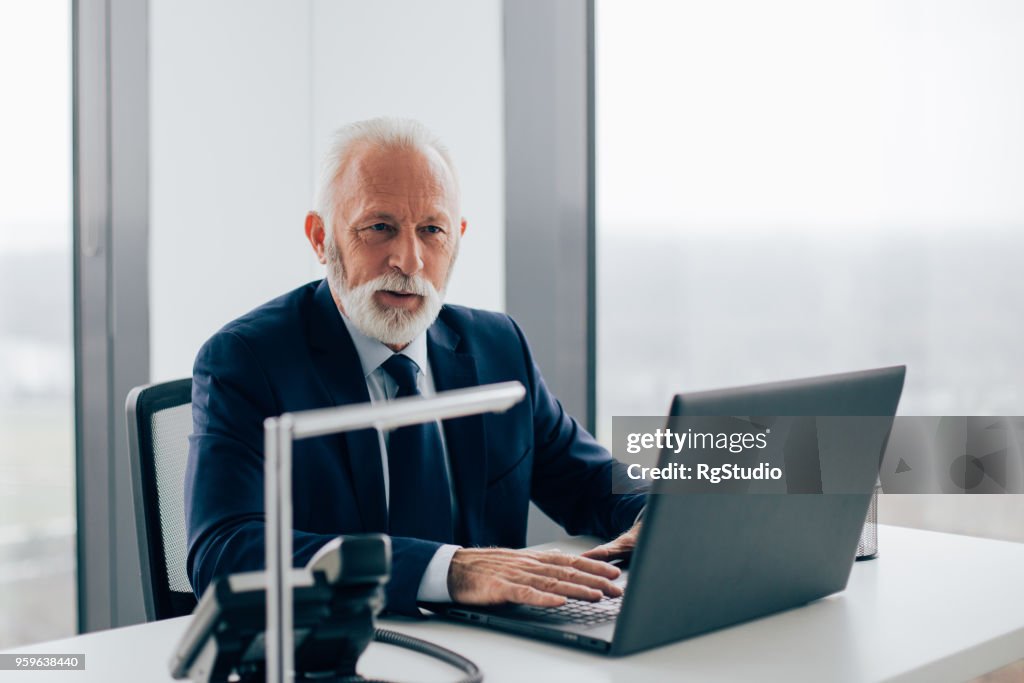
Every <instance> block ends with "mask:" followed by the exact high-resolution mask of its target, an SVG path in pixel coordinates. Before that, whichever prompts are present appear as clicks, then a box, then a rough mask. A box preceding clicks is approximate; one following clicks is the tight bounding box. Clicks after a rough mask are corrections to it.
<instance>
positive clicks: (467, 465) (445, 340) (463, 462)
mask: <svg viewBox="0 0 1024 683" xmlns="http://www.w3.org/2000/svg"><path fill="white" fill-rule="evenodd" d="M458 342H459V335H458V334H456V333H455V331H454V330H452V329H451V328H450V327H448V326H447V325H446V324H445V323H444V321H443V320H442V319H441V318H440V317H439V318H438V319H437V321H436V322H435V323H434V324H433V325H432V326H431V328H430V329H429V330H428V331H427V355H428V357H429V359H430V367H431V374H432V375H433V380H434V389H435V390H437V391H439V392H440V391H449V390H451V389H462V388H465V387H472V386H477V384H478V381H477V372H476V362H475V361H474V360H473V357H472V356H470V355H469V354H464V353H457V352H456V351H455V349H456V348H457V346H458ZM444 437H445V447H446V448H447V450H448V460H449V462H450V463H451V469H452V477H453V479H454V482H453V483H454V485H455V495H456V500H457V501H458V505H459V518H460V521H461V524H460V525H459V527H458V530H459V531H460V535H461V534H465V538H459V539H456V540H457V542H460V543H462V544H463V545H478V544H480V543H481V542H482V538H483V533H482V526H481V525H482V522H483V515H484V492H485V490H486V477H487V449H486V438H485V433H484V419H483V416H482V415H470V416H468V417H460V418H458V419H454V420H445V421H444Z"/></svg>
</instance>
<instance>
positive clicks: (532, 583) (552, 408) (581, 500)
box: [449, 322, 646, 607]
mask: <svg viewBox="0 0 1024 683" xmlns="http://www.w3.org/2000/svg"><path fill="white" fill-rule="evenodd" d="M512 325H513V326H514V327H515V331H516V334H517V335H518V338H519V343H520V345H521V347H522V350H523V357H524V363H525V367H526V371H527V381H526V382H524V384H525V385H526V390H527V399H526V400H527V401H529V403H530V406H531V414H532V418H533V425H532V427H533V444H534V460H533V474H532V497H533V500H534V502H536V503H537V504H538V506H540V508H541V509H542V510H543V511H544V512H545V513H547V514H548V515H549V516H550V517H551V518H552V519H554V520H555V521H557V522H558V523H559V524H561V525H562V526H563V527H564V528H565V529H566V530H567V531H568V532H569V533H571V534H592V535H596V536H601V537H603V538H608V539H610V538H613V537H615V540H613V541H611V542H609V543H606V544H604V545H602V546H598V547H597V548H594V549H593V550H591V551H588V552H587V553H584V555H583V556H582V557H575V556H572V555H565V554H562V553H538V552H534V551H529V550H507V549H499V548H478V549H463V550H459V551H458V552H456V553H455V555H454V556H453V558H452V562H451V566H450V570H449V589H450V592H451V596H452V599H453V600H455V601H456V602H463V603H470V604H497V603H501V602H516V603H523V604H530V605H537V606H541V607H550V606H557V605H561V604H564V603H565V600H566V598H577V599H581V600H600V599H601V597H602V596H612V597H614V596H617V595H621V594H622V591H621V589H620V588H619V587H618V586H617V585H615V584H614V583H612V580H613V579H615V578H616V577H618V575H619V573H620V572H619V569H618V568H617V567H614V566H612V565H610V564H607V562H604V561H603V560H611V559H614V558H615V557H617V556H619V555H621V554H623V553H626V552H629V551H631V550H632V548H633V547H634V546H635V544H636V537H637V534H638V533H639V528H640V522H639V518H640V514H641V511H642V509H643V506H644V501H645V499H646V494H645V493H638V494H629V495H623V494H613V493H612V477H613V473H614V471H615V468H616V467H621V465H620V464H619V463H617V462H616V461H615V460H614V459H613V458H612V457H611V454H610V453H608V451H607V450H605V449H604V448H603V447H602V446H601V445H600V444H598V443H597V441H596V440H595V439H594V438H593V437H592V436H591V435H590V434H589V433H587V431H586V430H585V429H583V428H582V427H580V426H579V424H578V423H577V422H576V421H575V420H574V419H572V418H571V417H570V416H569V415H567V414H566V413H565V411H564V410H563V408H562V406H561V404H560V403H559V402H558V401H557V400H556V399H555V398H554V396H552V394H551V392H550V391H548V389H547V385H546V384H545V383H544V379H543V378H542V377H541V374H540V370H539V369H538V368H537V365H536V364H535V363H534V362H533V358H532V354H531V353H530V349H529V345H528V344H527V342H526V338H525V337H524V335H523V333H522V331H521V330H520V329H519V327H518V326H516V325H515V323H514V322H512Z"/></svg>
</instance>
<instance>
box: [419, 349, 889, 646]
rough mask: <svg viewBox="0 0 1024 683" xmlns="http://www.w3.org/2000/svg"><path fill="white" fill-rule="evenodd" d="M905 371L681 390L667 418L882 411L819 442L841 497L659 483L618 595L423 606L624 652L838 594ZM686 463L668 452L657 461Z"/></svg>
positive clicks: (501, 627)
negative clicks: (847, 434)
mask: <svg viewBox="0 0 1024 683" xmlns="http://www.w3.org/2000/svg"><path fill="white" fill-rule="evenodd" d="M905 372H906V368H905V367H904V366H897V367H889V368H881V369H877V370H867V371H862V372H852V373H845V374H839V375H829V376H824V377H815V378H809V379H800V380H794V381H788V382H780V383H773V384H762V385H757V386H748V387H741V388H734V389H723V390H718V391H708V392H701V393H692V394H679V395H677V396H675V398H674V400H673V402H672V407H671V411H670V416H675V417H677V418H678V417H682V418H686V417H696V416H758V415H761V416H828V415H831V416H848V415H850V416H877V417H878V418H880V419H875V420H869V421H866V423H865V424H867V425H868V427H867V429H866V431H868V432H873V433H871V434H864V433H863V432H864V431H865V430H864V429H860V430H859V431H858V438H856V439H849V440H846V439H835V438H832V439H830V440H829V445H828V447H827V448H822V449H821V453H820V458H821V469H822V472H827V471H828V470H829V469H830V468H831V469H834V470H836V471H841V472H842V473H843V477H844V481H846V482H848V483H847V484H845V486H846V488H845V489H844V491H843V492H842V493H824V494H821V493H818V494H786V493H778V494H773V493H756V494H755V493H749V494H742V493H741V494H736V493H698V494H685V495H680V494H674V493H670V492H668V490H667V487H668V486H669V484H668V482H665V481H657V480H656V481H654V483H653V487H652V489H651V493H652V495H650V496H649V497H648V502H647V508H646V511H645V513H644V522H643V526H642V527H641V530H640V536H639V539H638V542H637V547H636V550H635V551H634V552H633V555H632V557H631V558H630V560H629V563H628V564H629V566H628V569H625V570H624V571H623V573H622V575H621V576H620V577H619V579H617V582H619V583H620V584H621V585H623V587H624V589H625V591H624V595H623V596H622V597H620V598H604V599H603V600H601V601H599V602H595V603H591V602H587V601H583V600H573V599H569V601H568V602H567V604H565V605H563V606H561V607H555V608H550V607H549V608H539V607H531V606H525V605H502V606H493V607H491V606H483V607H482V606H476V605H460V604H449V603H443V604H442V603H430V604H424V605H423V606H424V607H426V608H427V609H430V610H431V611H433V612H435V613H438V614H440V615H442V616H445V617H448V618H451V619H455V620H458V621H463V622H468V623H471V624H476V625H478V626H484V627H488V628H492V629H498V630H502V631H506V632H511V633H516V634H520V635H525V636H528V637H531V638H536V639H542V640H547V641H553V642H557V643H562V644H564V645H569V646H572V647H576V648H582V649H586V650H591V651H595V652H599V653H604V654H608V655H612V656H620V655H627V654H632V653H634V652H639V651H641V650H646V649H649V648H652V647H656V646H658V645H663V644H666V643H670V642H674V641H677V640H682V639H684V638H689V637H691V636H696V635H698V634H701V633H706V632H708V631H713V630H715V629H719V628H722V627H725V626H729V625H731V624H736V623H740V622H743V621H748V620H751V619H756V618H758V617H762V616H765V615H769V614H772V613H775V612H779V611H781V610H785V609H789V608H792V607H797V606H800V605H803V604H806V603H808V602H811V601H813V600H817V599H819V598H822V597H825V596H827V595H831V594H833V593H836V592H838V591H841V590H843V589H844V588H846V583H847V580H848V579H849V576H850V571H851V568H852V566H853V562H854V558H855V555H856V551H857V542H858V540H859V538H860V535H861V531H862V529H863V526H864V521H865V518H866V516H867V511H868V505H869V503H870V501H871V496H872V493H873V490H874V485H875V482H876V480H877V476H878V470H879V466H880V461H881V453H882V451H884V448H885V444H886V443H887V441H888V437H889V431H890V430H891V428H892V418H893V416H894V415H895V414H896V407H897V405H898V403H899V399H900V394H901V392H902V390H903V380H904V376H905ZM670 419H671V418H670ZM826 438H827V437H826ZM804 441H805V442H806V440H804ZM815 447H816V446H815ZM799 455H800V454H797V456H799ZM679 458H680V456H678V455H675V454H674V453H673V452H672V451H670V450H667V449H666V450H664V451H662V452H661V454H660V456H659V463H658V466H659V467H664V466H665V465H667V464H669V463H671V462H675V461H678V459H679ZM826 490H827V489H826ZM659 494H662V495H659Z"/></svg>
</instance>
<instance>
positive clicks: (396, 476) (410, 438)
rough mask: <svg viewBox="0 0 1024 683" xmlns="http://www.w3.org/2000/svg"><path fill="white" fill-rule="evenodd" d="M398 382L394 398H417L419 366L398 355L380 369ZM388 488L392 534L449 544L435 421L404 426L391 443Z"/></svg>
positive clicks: (448, 518) (449, 525) (444, 475)
mask: <svg viewBox="0 0 1024 683" xmlns="http://www.w3.org/2000/svg"><path fill="white" fill-rule="evenodd" d="M381 367H383V368H384V370H385V371H386V372H387V373H388V374H389V375H391V377H392V378H393V379H394V380H395V383H396V384H398V394H397V395H396V396H395V398H403V397H405V396H419V395H420V391H419V389H418V388H417V387H416V375H417V373H418V372H419V366H418V365H416V362H415V361H413V360H412V359H411V358H409V357H408V356H403V355H401V354H398V353H396V354H395V355H393V356H391V358H388V359H387V360H386V361H384V363H383V364H382V366H381ZM388 482H389V487H390V494H389V498H390V502H389V505H388V507H389V511H388V517H389V520H390V521H389V530H390V533H391V535H392V536H410V537H412V538H422V539H425V540H430V541H439V542H442V543H451V542H452V539H453V530H452V503H451V495H450V493H449V488H448V475H447V472H446V471H445V464H444V451H443V449H442V445H441V432H440V430H439V429H438V427H437V422H436V421H431V422H427V423H424V424H417V425H409V426H408V427H400V428H399V429H396V430H394V431H393V432H391V436H390V437H389V439H388Z"/></svg>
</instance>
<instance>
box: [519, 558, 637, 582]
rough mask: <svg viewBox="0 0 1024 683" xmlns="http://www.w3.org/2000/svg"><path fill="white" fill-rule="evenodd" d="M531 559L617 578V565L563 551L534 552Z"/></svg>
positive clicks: (618, 572)
mask: <svg viewBox="0 0 1024 683" xmlns="http://www.w3.org/2000/svg"><path fill="white" fill-rule="evenodd" d="M533 559H535V560H538V561H540V562H546V563H548V564H557V565H562V566H568V567H573V568H575V569H579V570H580V571H583V572H587V573H588V574H596V575H597V576H603V577H605V578H607V579H617V578H619V574H621V573H622V572H620V571H619V568H618V567H614V566H612V565H610V564H608V563H607V562H600V561H598V560H594V559H590V558H586V557H581V556H579V555H566V554H563V553H535V554H534V556H533Z"/></svg>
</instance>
